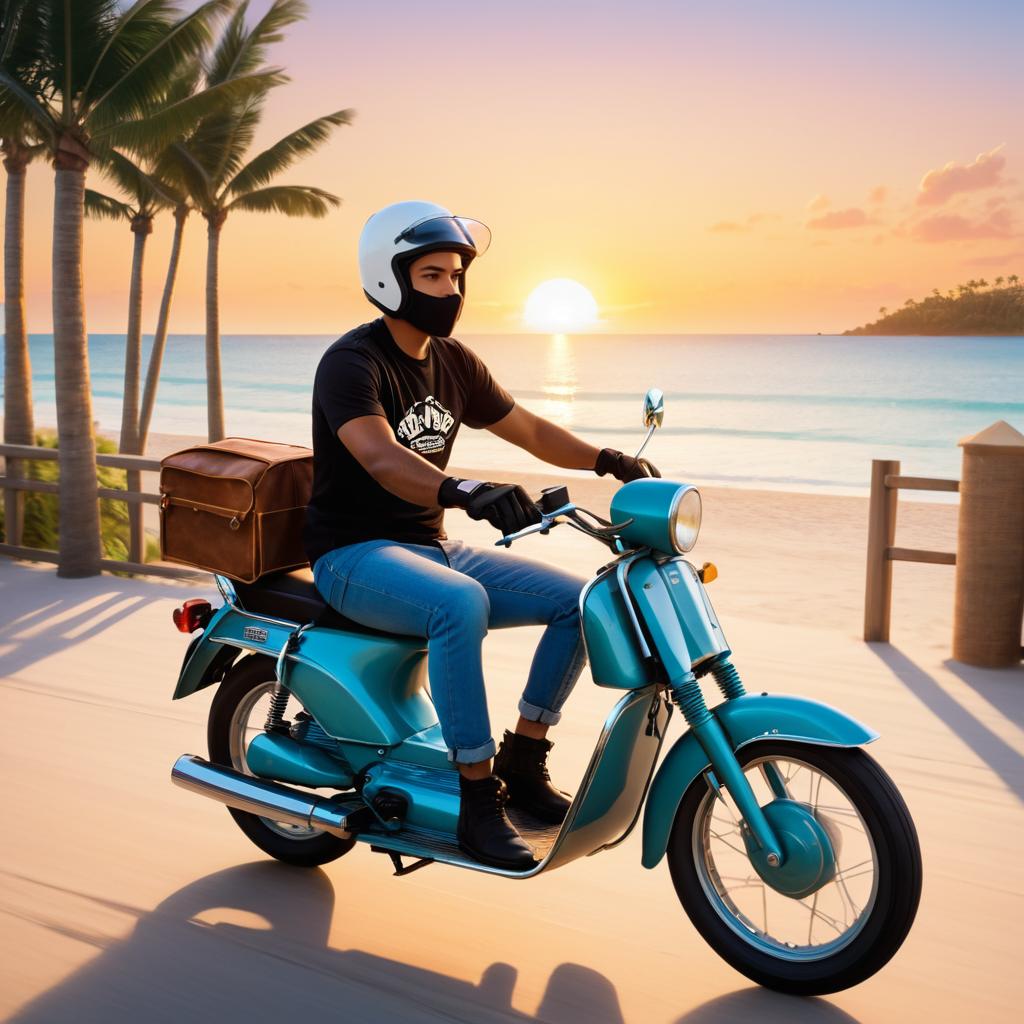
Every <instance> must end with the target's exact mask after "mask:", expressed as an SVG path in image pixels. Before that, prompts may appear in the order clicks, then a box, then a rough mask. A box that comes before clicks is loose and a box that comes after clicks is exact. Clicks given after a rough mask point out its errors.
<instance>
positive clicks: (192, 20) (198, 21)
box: [80, 0, 230, 120]
mask: <svg viewBox="0 0 1024 1024" xmlns="http://www.w3.org/2000/svg"><path fill="white" fill-rule="evenodd" d="M229 3H230V0H207V2H206V3H203V4H201V5H200V6H199V7H198V8H197V9H196V10H195V11H193V12H192V13H191V14H188V15H185V16H184V17H181V18H178V19H177V20H174V18H175V16H176V15H177V13H178V11H177V7H176V6H175V4H174V3H173V0H138V2H137V3H136V4H135V5H134V6H133V7H132V8H130V9H129V10H128V11H126V12H125V14H124V15H123V16H122V18H121V20H120V21H119V23H118V25H117V27H116V28H115V30H114V32H113V33H112V36H111V39H110V40H108V44H107V47H106V48H105V49H104V51H103V53H102V54H101V55H100V57H99V58H98V60H97V62H96V64H95V66H94V67H93V69H92V74H91V75H90V77H89V79H88V81H87V82H86V85H85V86H84V87H83V91H82V96H81V99H80V106H81V116H82V117H86V116H88V117H95V116H96V111H97V110H98V109H99V108H101V107H103V106H105V105H110V106H112V107H113V108H114V115H113V116H115V117H118V118H125V117H139V116H141V115H144V114H146V113H148V112H151V111H152V110H153V108H154V107H155V106H157V105H158V104H159V103H160V102H161V101H162V100H163V98H164V94H165V93H166V90H167V83H168V82H169V81H171V80H173V78H174V77H175V75H176V74H178V73H179V71H180V69H181V68H182V65H183V63H184V62H186V61H190V60H194V59H195V58H196V57H197V56H198V54H199V53H201V52H202V50H203V49H204V47H206V46H207V45H209V42H210V39H211V35H210V24H211V21H213V19H215V18H216V17H218V16H219V15H221V14H222V13H223V12H224V10H225V9H226V8H227V6H228V4H229ZM93 92H95V93H96V94H97V95H95V96H94V95H92V94H93ZM103 116H104V118H105V119H107V120H110V119H111V115H110V113H109V112H105V113H104V115H103Z"/></svg>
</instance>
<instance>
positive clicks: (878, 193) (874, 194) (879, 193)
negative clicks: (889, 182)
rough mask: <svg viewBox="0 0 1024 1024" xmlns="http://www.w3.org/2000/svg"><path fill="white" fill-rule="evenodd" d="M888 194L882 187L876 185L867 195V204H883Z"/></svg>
mask: <svg viewBox="0 0 1024 1024" xmlns="http://www.w3.org/2000/svg"><path fill="white" fill-rule="evenodd" d="M888 194H889V190H888V189H887V188H886V187H885V186H884V185H876V186H875V187H874V188H873V189H872V190H871V191H870V192H869V193H868V202H869V203H874V204H876V205H877V204H878V203H884V202H885V197H886V196H887V195H888Z"/></svg>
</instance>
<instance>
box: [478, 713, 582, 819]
mask: <svg viewBox="0 0 1024 1024" xmlns="http://www.w3.org/2000/svg"><path fill="white" fill-rule="evenodd" d="M553 746H554V744H553V743H552V742H551V740H535V739H533V738H532V737H530V736H523V735H521V734H520V733H517V732H509V731H508V729H506V730H505V735H504V737H503V738H502V740H501V746H500V747H499V748H498V753H497V754H496V755H495V757H494V774H495V775H499V776H501V778H502V779H504V780H505V784H506V785H507V786H508V794H509V801H508V802H509V803H510V804H511V805H512V806H513V807H519V808H520V809H522V810H524V811H526V813H527V814H532V815H533V816H534V817H535V818H539V819H540V820H541V821H545V822H547V823H548V824H550V825H559V824H561V823H562V822H563V821H564V820H565V815H566V812H567V811H568V810H569V806H570V804H571V803H572V800H570V799H569V797H568V796H566V794H565V793H563V792H562V791H561V790H559V789H555V787H554V786H552V785H551V776H550V775H549V774H548V768H547V759H548V751H549V750H550V749H551V748H552V747H553Z"/></svg>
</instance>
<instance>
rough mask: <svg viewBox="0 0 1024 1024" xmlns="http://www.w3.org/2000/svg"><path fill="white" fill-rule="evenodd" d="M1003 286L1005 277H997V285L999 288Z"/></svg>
mask: <svg viewBox="0 0 1024 1024" xmlns="http://www.w3.org/2000/svg"><path fill="white" fill-rule="evenodd" d="M1002 286H1003V279H1002V278H1001V277H997V278H996V287H997V288H1002Z"/></svg>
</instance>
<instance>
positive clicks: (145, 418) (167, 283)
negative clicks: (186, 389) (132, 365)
mask: <svg viewBox="0 0 1024 1024" xmlns="http://www.w3.org/2000/svg"><path fill="white" fill-rule="evenodd" d="M186 217H188V207H187V206H179V207H177V208H176V209H175V211H174V241H173V242H171V258H170V261H169V262H168V264H167V277H166V278H165V280H164V294H163V298H162V299H161V300H160V315H159V316H158V317H157V321H156V334H155V335H153V349H152V351H151V352H150V354H149V367H148V368H147V370H146V390H145V391H144V392H143V395H142V412H141V413H140V414H139V454H140V455H142V454H143V453H144V452H145V451H146V441H147V440H148V439H149V424H150V422H151V420H152V419H153V406H154V405H155V404H156V388H157V384H159V383H160V364H161V363H162V362H163V358H164V346H165V345H166V343H167V325H168V322H169V320H170V315H171V296H172V295H173V294H174V281H175V278H176V277H177V275H178V258H179V257H180V256H181V237H182V234H183V232H184V230H185V218H186Z"/></svg>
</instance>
